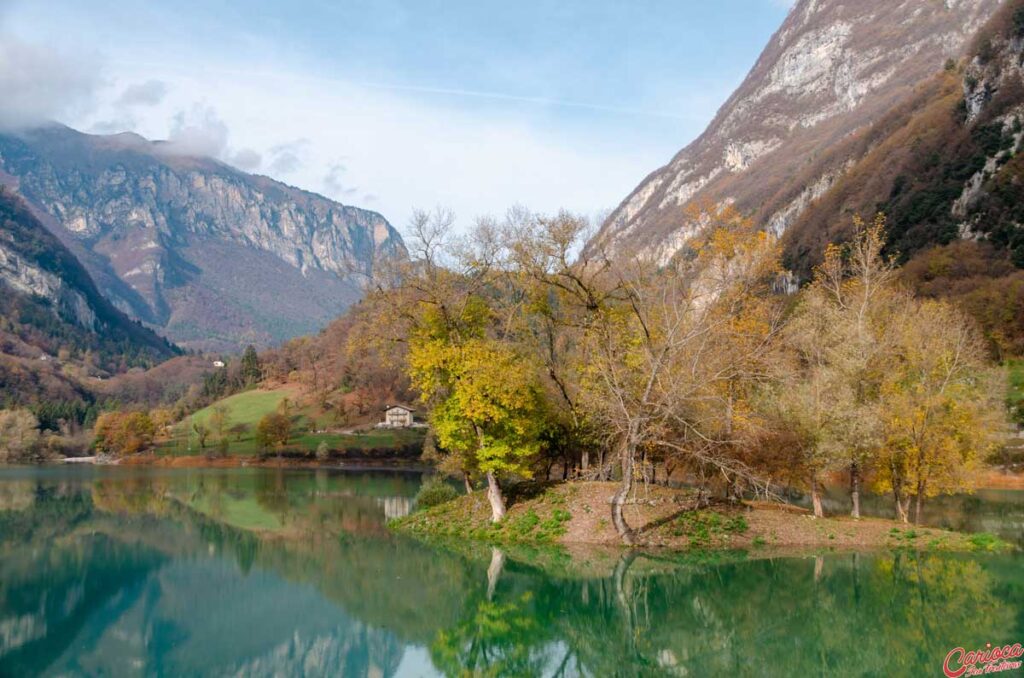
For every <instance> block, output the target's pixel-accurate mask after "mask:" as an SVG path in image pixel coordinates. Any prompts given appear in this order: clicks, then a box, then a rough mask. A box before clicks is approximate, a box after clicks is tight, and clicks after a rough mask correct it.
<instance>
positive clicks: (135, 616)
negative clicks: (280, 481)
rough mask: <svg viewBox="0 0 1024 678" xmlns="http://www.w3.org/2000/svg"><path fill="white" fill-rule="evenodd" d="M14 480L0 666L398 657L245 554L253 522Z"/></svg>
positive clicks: (383, 662) (282, 666)
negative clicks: (240, 525) (225, 521)
mask: <svg viewBox="0 0 1024 678" xmlns="http://www.w3.org/2000/svg"><path fill="white" fill-rule="evenodd" d="M21 489H22V492H21V494H20V495H19V496H21V499H20V500H19V501H17V502H14V501H9V502H8V504H9V505H12V506H13V505H17V506H18V508H19V509H21V510H6V511H5V510H3V509H0V554H2V558H0V675H5V676H6V675H25V674H27V675H34V674H38V673H41V672H44V671H46V672H53V673H58V674H71V675H82V674H84V675H99V674H114V675H151V674H163V675H205V674H216V675H226V674H237V675H257V676H258V675H346V676H348V675H352V676H362V675H372V676H386V675H393V674H394V672H395V670H396V668H397V666H398V663H399V662H400V660H401V657H402V652H403V644H402V643H401V642H400V641H399V640H398V639H397V638H396V636H395V635H394V633H392V632H390V631H387V630H383V629H379V628H373V627H370V626H368V625H367V624H365V623H363V622H361V621H359V620H357V619H353V618H352V617H351V616H350V615H349V614H347V613H346V612H345V611H344V610H343V609H342V608H340V607H339V606H338V605H337V603H336V602H334V601H332V600H331V599H329V598H326V597H324V596H323V595H321V594H320V593H319V591H318V590H317V589H316V588H315V587H311V586H308V585H306V584H302V583H299V582H296V581H293V580H292V578H291V577H289V576H281V575H280V574H278V573H276V572H274V571H273V570H272V569H264V568H262V567H261V566H260V565H259V564H256V566H255V567H254V561H255V560H257V558H258V554H259V553H260V551H261V548H260V542H259V540H256V539H254V538H253V537H252V535H247V534H245V533H244V532H239V531H238V530H234V529H232V528H230V527H225V526H222V525H218V524H217V523H215V522H213V521H211V520H209V519H207V518H205V517H204V516H203V515H202V514H193V515H192V519H191V520H190V519H189V517H188V516H187V515H185V511H187V509H186V510H183V509H182V508H181V507H180V506H176V505H175V504H174V503H173V502H171V503H167V502H166V501H163V499H162V498H161V496H160V495H159V493H153V492H141V491H140V490H141V489H142V488H141V487H140V486H135V487H134V488H132V487H131V486H127V487H126V488H124V489H126V490H128V491H126V492H125V493H124V494H122V495H120V498H121V499H122V502H121V504H120V506H119V507H118V509H117V511H118V512H115V513H111V512H110V511H104V510H100V509H98V508H97V507H96V505H95V504H94V503H93V502H92V501H91V499H92V495H91V493H90V492H89V491H88V490H89V488H88V487H87V486H86V487H83V486H78V487H77V488H76V491H69V488H67V487H58V486H45V485H40V486H39V487H37V488H35V489H34V490H33V491H32V492H25V491H24V488H21ZM106 489H107V494H106V495H103V496H104V498H105V500H106V501H107V502H108V503H114V502H113V500H112V494H114V493H112V491H111V488H110V487H107V488H106ZM7 495H8V496H10V495H11V493H10V492H8V493H7ZM143 497H148V498H149V501H143V500H142V499H143ZM101 503H102V502H101ZM128 507H131V508H132V509H133V510H128ZM144 507H148V508H149V509H151V510H152V512H149V511H147V510H144ZM139 509H143V510H139ZM154 514H156V516H159V517H157V518H156V519H154V518H155V516H154ZM58 535H59V536H58ZM274 548H276V545H275V546H272V547H271V548H269V549H268V552H272V551H273V550H274ZM245 554H248V561H247V560H246V558H245V557H244V556H245ZM239 556H242V557H239ZM243 572H248V574H243Z"/></svg>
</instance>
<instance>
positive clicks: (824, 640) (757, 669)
mask: <svg viewBox="0 0 1024 678" xmlns="http://www.w3.org/2000/svg"><path fill="white" fill-rule="evenodd" d="M644 559H645V556H642V555H641V556H636V555H632V554H631V555H627V556H625V557H624V558H623V560H622V561H621V562H620V565H619V567H617V568H616V570H615V572H613V573H612V574H611V575H610V576H608V577H604V578H600V579H588V580H579V581H574V580H555V579H551V578H549V577H545V576H542V575H540V574H539V573H536V572H528V571H518V572H517V571H515V570H514V569H513V570H512V571H510V572H506V573H505V576H504V577H503V580H502V582H501V583H500V584H499V586H498V587H497V589H496V593H495V596H494V597H493V598H492V599H489V598H487V596H486V594H485V593H484V590H485V587H483V586H480V587H477V588H476V589H474V590H472V591H470V592H469V595H468V596H467V597H466V599H465V607H464V609H463V614H462V617H461V619H460V621H459V622H458V623H456V624H455V625H452V626H450V627H448V628H446V629H442V630H440V631H438V634H437V636H436V638H435V641H434V644H433V645H432V651H433V653H432V656H433V657H434V660H435V662H436V663H437V665H438V667H439V668H440V669H442V670H443V671H444V672H445V673H447V674H449V675H458V674H459V673H460V670H461V669H460V667H462V668H463V669H469V670H470V671H476V672H480V673H482V674H492V673H493V674H494V675H506V674H516V673H523V674H530V675H539V674H547V675H553V674H557V673H559V672H567V673H568V674H585V675H623V674H626V675H628V674H630V673H635V674H637V675H643V674H648V673H651V674H666V673H667V674H677V675H797V674H799V673H807V674H809V675H822V674H829V675H833V674H834V675H845V674H851V673H855V674H858V675H860V674H863V675H913V674H917V673H920V672H922V671H924V670H928V669H934V668H936V667H938V666H940V663H941V661H942V658H943V657H944V656H945V654H946V652H948V651H949V649H950V648H952V647H955V646H957V645H961V644H965V643H966V644H968V645H971V644H972V643H975V644H980V646H983V645H984V643H985V642H1002V641H1014V640H1015V639H1016V638H1017V637H1018V631H1019V630H1020V629H1021V628H1022V627H1021V626H1020V619H1021V609H1022V605H1024V598H1022V596H1021V592H1020V585H1019V584H1018V583H1017V582H1016V577H1011V578H1009V579H1005V578H1001V577H998V576H996V575H995V574H994V573H993V572H992V568H991V567H990V566H992V565H995V564H998V563H999V562H1000V561H998V560H989V561H979V560H975V559H970V558H959V557H954V556H939V555H916V554H904V553H899V554H888V555H844V556H829V557H826V558H824V559H823V561H821V562H822V566H821V567H820V569H819V574H818V575H817V576H816V575H815V570H816V561H815V560H814V559H780V560H775V561H772V560H765V561H757V562H742V563H737V564H730V565H719V566H697V567H693V566H688V565H682V566H678V567H668V568H667V569H666V567H664V565H667V564H666V563H662V564H661V565H662V567H660V568H655V571H653V572H652V571H651V569H650V567H645V566H649V565H650V563H644V562H643V561H644ZM658 569H660V571H657V570H658ZM496 611H501V612H502V615H497V616H496V614H495V613H496ZM972 646H973V645H972ZM538 661H540V662H543V668H542V669H539V668H538V667H537V665H536V662H538ZM624 667H630V668H628V669H625V668H624Z"/></svg>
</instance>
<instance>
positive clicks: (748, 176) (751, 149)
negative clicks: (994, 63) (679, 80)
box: [592, 0, 1001, 258]
mask: <svg viewBox="0 0 1024 678" xmlns="http://www.w3.org/2000/svg"><path fill="white" fill-rule="evenodd" d="M1000 4H1001V2H1000V0H857V1H856V2H849V0H799V2H797V3H796V5H795V6H794V7H793V9H792V10H791V11H790V13H789V15H788V17H787V18H786V20H785V22H784V24H783V25H782V27H781V28H780V29H779V31H778V32H777V33H776V34H775V35H774V36H773V38H772V39H771V41H770V43H769V44H768V46H767V47H766V48H765V50H764V52H763V53H762V54H761V56H760V58H759V59H758V61H757V63H756V64H755V65H754V68H753V70H751V72H750V73H749V75H748V76H747V78H746V79H745V80H744V82H743V84H742V85H741V86H740V88H739V89H738V90H737V91H736V92H735V93H734V94H733V95H732V96H731V97H730V98H729V100H728V101H727V102H726V103H725V104H724V105H723V106H722V108H721V109H720V110H719V112H718V114H717V115H716V117H715V119H714V120H713V122H712V123H711V125H710V127H709V128H708V129H707V130H706V131H705V132H704V133H703V134H702V135H701V136H700V137H699V138H698V139H697V140H696V141H694V142H693V143H692V144H691V145H689V146H687V147H686V148H685V149H683V150H682V151H680V152H679V153H678V154H677V155H676V156H675V157H674V158H673V159H672V161H671V162H670V163H669V164H668V165H666V166H665V167H663V168H661V169H659V170H657V171H655V172H654V173H652V174H651V175H650V176H648V177H647V178H646V179H645V180H644V181H643V182H642V183H641V184H640V185H639V186H638V187H637V188H636V190H635V191H633V193H632V194H631V195H630V196H629V197H628V198H626V200H625V201H624V202H623V203H622V204H621V205H620V206H619V207H618V208H617V209H616V210H615V211H614V212H613V213H612V214H611V215H610V216H609V218H608V219H607V220H606V222H605V223H604V225H603V227H602V229H601V230H600V232H599V233H598V235H597V236H596V242H597V243H600V244H601V245H602V246H605V247H608V248H610V249H612V250H615V251H620V252H627V253H628V252H636V251H640V252H645V253H648V254H654V255H656V256H659V257H661V258H667V257H670V256H672V255H673V254H674V253H675V252H676V251H678V250H679V249H680V247H682V245H683V244H684V243H685V242H686V241H687V239H688V238H689V237H690V236H691V235H692V234H693V232H694V229H695V228H696V227H697V224H694V223H692V222H691V221H690V220H689V219H688V218H687V214H688V212H687V207H688V206H689V205H694V204H703V203H705V202H710V203H722V202H730V203H733V204H734V205H735V206H736V207H738V208H739V209H740V210H741V211H743V212H744V213H748V214H751V215H752V216H753V217H754V219H755V220H756V221H757V222H758V223H759V224H761V225H763V226H765V227H767V228H771V229H773V230H774V231H776V232H778V233H782V232H785V231H786V230H787V229H788V228H789V226H790V225H792V224H793V223H794V222H795V221H797V219H798V218H799V217H800V215H801V214H802V213H803V212H804V210H805V209H806V208H807V206H808V205H810V204H811V203H812V202H814V201H815V200H817V199H818V198H820V197H822V196H823V195H824V194H825V193H826V192H827V191H828V190H829V189H830V188H831V187H832V186H833V185H834V184H835V183H836V182H837V181H838V180H839V179H840V178H841V177H843V176H844V175H845V174H846V173H847V171H849V169H850V167H851V165H852V164H854V163H856V162H857V161H858V160H860V159H861V158H862V157H863V156H864V154H866V153H867V152H868V150H870V147H871V146H870V142H871V139H869V138H867V137H866V136H865V135H864V134H863V132H864V130H867V129H868V128H870V127H871V126H872V125H873V124H875V123H877V122H878V121H879V120H880V119H882V118H883V117H884V116H886V115H887V114H888V113H890V112H891V111H892V110H893V109H894V108H897V107H899V106H900V105H902V104H904V103H905V102H907V101H908V100H909V99H911V98H913V97H914V96H915V92H916V91H917V88H918V86H919V85H920V84H921V83H922V82H925V81H929V80H930V79H931V78H932V77H933V76H934V75H935V74H936V73H939V72H941V71H942V70H943V68H944V66H945V65H946V63H947V62H948V61H949V60H951V59H953V60H955V59H957V58H959V57H960V55H961V54H962V53H963V51H964V49H965V47H966V46H967V44H968V42H969V41H970V39H971V37H972V36H974V35H975V34H976V33H977V32H978V31H979V29H981V28H982V26H984V25H985V24H986V22H988V21H989V20H990V19H991V18H992V17H993V15H994V13H995V12H996V11H997V9H998V8H999V7H1000ZM592 246H593V244H592Z"/></svg>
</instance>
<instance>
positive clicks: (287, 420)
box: [256, 411, 292, 452]
mask: <svg viewBox="0 0 1024 678" xmlns="http://www.w3.org/2000/svg"><path fill="white" fill-rule="evenodd" d="M291 437H292V420H291V417H289V416H288V415H287V414H284V413H282V412H280V411H278V412H270V413H268V414H265V415H264V416H263V418H262V419H260V421H259V423H258V424H257V425H256V442H257V444H258V445H259V446H260V447H261V448H262V449H267V448H274V449H276V450H277V451H278V452H280V451H281V450H282V449H283V448H284V447H285V446H286V445H287V444H288V441H289V440H290V439H291Z"/></svg>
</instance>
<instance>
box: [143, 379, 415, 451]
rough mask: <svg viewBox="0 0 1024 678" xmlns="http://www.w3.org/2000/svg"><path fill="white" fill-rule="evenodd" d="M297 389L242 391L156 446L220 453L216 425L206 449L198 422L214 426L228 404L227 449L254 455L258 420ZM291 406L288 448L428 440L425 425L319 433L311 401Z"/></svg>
mask: <svg viewBox="0 0 1024 678" xmlns="http://www.w3.org/2000/svg"><path fill="white" fill-rule="evenodd" d="M293 395H294V392H293V391H291V390H290V389H274V390H253V391H245V392H244V393H237V394H235V395H233V396H229V397H227V398H224V399H222V400H219V401H217V402H216V403H214V404H212V405H210V406H209V407H205V408H203V409H202V410H199V411H198V412H196V413H194V414H192V415H191V416H189V417H186V418H185V419H183V420H182V421H180V422H178V423H177V424H176V425H175V426H174V429H173V431H172V434H171V437H170V439H169V440H166V441H163V442H161V443H160V444H159V445H158V447H157V449H158V452H159V453H161V454H171V455H175V456H180V455H190V454H205V453H210V454H212V453H215V452H216V451H217V449H218V443H219V439H218V436H217V433H216V432H215V431H211V432H210V434H209V436H208V438H207V440H206V447H205V449H203V448H201V447H200V445H199V436H198V434H197V433H196V431H195V428H194V426H195V425H197V424H198V425H206V426H208V427H209V422H210V417H211V415H212V414H213V411H214V408H215V407H218V406H224V407H226V408H227V410H228V423H227V426H226V427H225V437H226V438H227V439H228V454H229V455H235V456H253V455H256V454H259V453H260V452H263V450H261V449H260V447H259V445H258V443H257V441H256V426H257V424H258V423H259V421H260V419H262V418H263V417H264V416H265V415H267V414H270V413H271V412H274V411H277V410H278V408H279V407H280V406H281V404H282V402H283V401H284V400H285V399H286V398H291V397H292V396H293ZM288 412H289V414H290V416H291V419H292V438H291V440H290V441H289V443H288V449H289V450H292V451H309V452H313V451H315V450H316V448H317V447H318V446H319V445H320V443H321V442H326V443H327V446H328V448H329V449H330V450H332V451H334V452H339V451H347V450H351V451H356V452H365V451H368V450H381V449H384V450H386V449H399V448H403V447H405V446H406V445H411V444H417V443H420V442H422V441H423V436H424V433H423V429H371V430H369V431H367V432H365V433H333V432H329V433H316V432H315V430H316V429H318V426H317V424H316V420H315V418H314V416H313V415H314V413H313V411H312V410H311V409H310V408H308V407H297V406H294V405H290V406H289V409H288Z"/></svg>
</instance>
